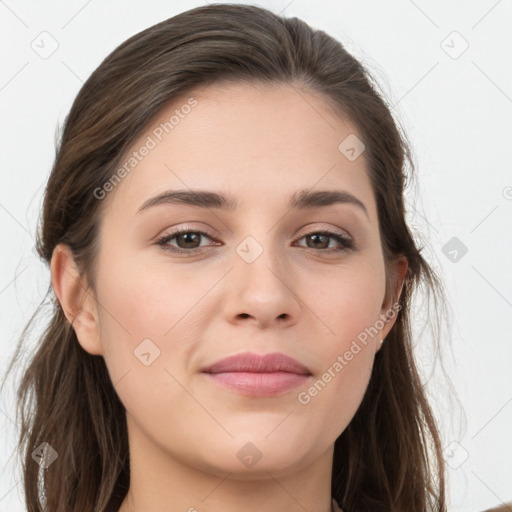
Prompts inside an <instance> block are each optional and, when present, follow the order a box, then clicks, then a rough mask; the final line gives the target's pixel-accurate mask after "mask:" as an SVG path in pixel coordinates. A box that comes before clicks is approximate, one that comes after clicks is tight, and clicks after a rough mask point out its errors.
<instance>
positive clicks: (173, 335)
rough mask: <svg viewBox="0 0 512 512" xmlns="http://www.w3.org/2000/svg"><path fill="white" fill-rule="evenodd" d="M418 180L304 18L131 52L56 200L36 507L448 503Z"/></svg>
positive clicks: (48, 238) (50, 212) (173, 39)
mask: <svg viewBox="0 0 512 512" xmlns="http://www.w3.org/2000/svg"><path fill="white" fill-rule="evenodd" d="M407 163H409V164H410V163H411V162H410V161H409V150H408V147H407V144H406V140H405V137H404V136H403V134H402V133H401V132H400V130H399V129H398V127H397V125H396V123H395V121H394V120H393V118H392V116H391V114H390V111H389V109H388V108H387V106H386V104H385V102H384V100H383V99H382V98H381V97H380V95H379V94H378V93H377V91H376V88H375V86H374V85H373V83H372V79H371V77H370V76H369V75H368V73H367V72H366V70H365V69H364V68H363V66H362V65H361V64H360V63H359V62H358V61H357V60H356V59H354V58H353V57H352V56H351V55H350V54H348V53H347V51H346V50H345V49H344V48H343V46H342V45H341V44H340V43H339V42H337V41H335V40H334V39H332V38H331V37H330V36H328V35H327V34H325V33H324V32H322V31H318V30H313V29H312V28H310V27H309V26H308V25H306V24H305V23H304V22H303V21H301V20H299V19H296V18H292V19H285V18H281V17H279V16H277V15H275V14H273V13H271V12H269V11H267V10H265V9H262V8H259V7H255V6H244V5H235V4H231V5H229V4H224V5H208V6H205V7H200V8H195V9H192V10H189V11H187V12H184V13H182V14H179V15H177V16H175V17H173V18H171V19H168V20H166V21H164V22H162V23H159V24H157V25H155V26H153V27H150V28H148V29H147V30H144V31H142V32H141V33H139V34H137V35H135V36H133V37H131V38H130V39H129V40H127V41H126V42H124V43H123V44H121V45H120V46H119V47H118V48H117V49H116V50H114V51H113V52H112V53H111V54H110V55H109V56H108V57H107V58H106V59H105V60H104V61H103V62H102V63H101V65H100V66H99V67H98V68H97V69H96V70H95V72H94V73H93V74H92V75H91V77H90V78H89V79H88V80H87V82H86V83H85V84H84V86H83V87H82V89H81V91H80V92H79V94H78V96H77V98H76V100H75V102H74V104H73V106H72V108H71V111H70V113H69V116H68V117H67V119H66V123H65V129H64V131H63V134H62V138H61V141H60V144H59V147H58V151H57V155H56V159H55V163H54V167H53V170H52V173H51V175H50V178H49V181H48V186H47V189H46V195H45V201H44V208H43V216H42V222H41V226H40V232H39V234H38V242H37V250H38V252H39V254H40V255H41V257H42V258H44V260H45V261H46V262H47V263H48V264H49V267H50V270H51V281H52V283H51V287H50V288H49V294H50V295H52V294H54V297H55V298H54V301H53V304H54V311H53V317H52V319H51V322H50V324H49V326H48V328H47V330H46V332H45V333H44V335H43V337H42V338H41V341H40V346H39V348H38V350H37V353H36V354H35V356H34V358H33V360H32V361H31V363H30V366H29V367H28V368H27V370H26V373H25V374H24V378H23V380H22V382H21V385H20V388H19V404H20V413H21V416H22V421H21V425H22V435H21V437H20V449H21V450H22V451H23V456H24V483H25V498H26V502H27V506H28V509H29V510H40V505H39V502H41V504H42V506H43V507H46V510H48V511H51V512H61V511H62V512H63V511H65V510H66V511H68V510H76V511H78V510H83V511H91V512H92V511H93V510H94V511H120V512H140V511H145V512H152V511H156V510H189V511H193V510H200V511H203V510H204V511H215V510H223V511H228V512H229V511H235V510H242V509H243V510H246V511H251V510H254V511H256V510H258V511H260V510H266V511H277V510H279V511H283V510H288V511H292V510H293V511H295V510H297V511H298V510H315V511H319V512H320V511H321V512H327V511H330V510H340V509H342V510H343V511H345V512H353V511H374V512H375V511H386V512H389V511H401V512H406V511H407V512H411V511H415V512H419V511H427V510H432V511H433V510H435V511H445V510H446V502H445V483H444V465H443V459H442V453H441V451H442V449H441V442H440V439H439V434H438V431H437V428H436V423H435V420H434V417H433V415H432V412H431V409H430V407H429V404H428V402H427V399H426V397H425V394H424V390H423V385H422V383H421V381H420V378H419V375H418V372H417V370H416V365H415V362H414V358H413V355H412V348H411V346H412V340H411V329H410V322H411V319H410V308H411V297H412V295H413V293H414V291H415V290H416V289H417V288H418V286H420V285H421V284H424V285H426V286H427V289H429V290H430V291H431V292H433V293H434V294H436V295H439V296H440V295H442V293H441V292H442V289H441V287H440V284H439V282H438V279H437V277H436V275H435V273H434V272H433V270H432V269H431V268H430V267H429V265H428V263H427V262H426V261H425V259H424V258H423V257H422V255H421V253H420V251H421V249H419V248H418V247H417V245H416V243H415V241H414V239H413V237H412V235H411V232H410V230H409V228H408V226H407V224H406V221H405V210H404V197H403V194H404V188H405V185H406V184H407V179H408V176H407V174H406V167H407V165H406V164H407ZM30 393H33V397H34V399H35V402H30V401H29V399H28V397H29V396H30ZM29 411H34V416H33V417H32V416H31V417H29V414H30V412H29ZM34 461H37V462H38V463H37V464H35V463H34ZM38 483H40V484H41V485H40V487H38Z"/></svg>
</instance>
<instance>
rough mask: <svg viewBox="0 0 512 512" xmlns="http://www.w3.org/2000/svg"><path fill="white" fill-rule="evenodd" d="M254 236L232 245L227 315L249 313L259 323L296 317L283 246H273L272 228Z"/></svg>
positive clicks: (288, 267)
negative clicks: (233, 248) (232, 253)
mask: <svg viewBox="0 0 512 512" xmlns="http://www.w3.org/2000/svg"><path fill="white" fill-rule="evenodd" d="M256 236H258V238H259V239H257V238H256ZM256 236H253V235H249V236H247V237H246V238H244V239H243V240H242V241H241V242H240V243H239V244H238V245H237V246H236V248H235V253H236V254H234V261H233V265H234V267H235V268H234V269H233V274H232V277H231V279H232V283H231V284H232V286H230V289H231V297H230V300H228V303H229V307H228V314H229V316H230V317H231V318H234V317H238V316H240V315H243V316H244V317H246V316H247V315H250V316H251V317H254V318H255V319H256V320H257V321H258V322H259V323H268V322H272V321H274V320H275V319H277V318H288V319H292V318H295V319H296V317H297V315H298V309H299V307H300V306H299V304H298V302H297V297H296V295H295V293H294V292H293V285H292V284H291V282H292V276H291V267H290V266H289V265H288V264H287V263H286V261H285V260H284V259H283V256H284V250H283V249H284V247H283V248H281V247H278V246H276V244H277V242H276V241H275V240H274V237H273V236H272V231H271V232H270V233H266V234H263V235H256Z"/></svg>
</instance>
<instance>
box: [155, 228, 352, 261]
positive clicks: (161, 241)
mask: <svg viewBox="0 0 512 512" xmlns="http://www.w3.org/2000/svg"><path fill="white" fill-rule="evenodd" d="M182 233H198V234H200V235H201V236H205V237H207V238H209V239H210V240H212V241H213V242H215V245H216V246H218V245H219V243H218V242H219V241H218V240H217V239H216V238H215V236H214V235H213V234H212V233H211V232H210V231H209V230H208V229H199V228H194V227H193V226H187V225H183V226H180V227H178V228H176V229H174V230H171V231H170V232H167V233H164V234H163V235H161V236H159V237H158V238H157V240H156V242H155V244H156V245H160V246H161V248H162V250H165V251H168V252H171V253H178V254H190V255H191V254H195V253H197V252H200V251H201V250H204V249H210V248H212V247H213V245H209V246H203V247H193V248H190V249H181V248H180V247H175V246H167V244H168V242H169V241H170V240H173V239H175V238H176V237H177V236H179V235H180V234H182ZM316 234H320V235H326V236H328V237H330V238H333V239H335V240H337V241H338V243H340V244H341V248H332V247H331V248H327V249H315V248H314V247H304V246H302V245H299V246H298V247H302V248H304V249H308V250H310V251H313V252H320V253H326V254H332V253H333V252H334V253H341V252H349V251H357V250H359V247H358V244H356V242H355V240H354V238H353V237H352V236H351V235H349V234H348V233H347V232H341V231H337V230H335V229H334V228H319V227H317V228H311V229H310V230H308V231H307V232H305V233H302V234H301V235H300V236H298V237H296V238H295V239H294V241H300V240H302V239H303V238H305V237H307V236H311V235H316ZM221 245H223V244H222V242H221Z"/></svg>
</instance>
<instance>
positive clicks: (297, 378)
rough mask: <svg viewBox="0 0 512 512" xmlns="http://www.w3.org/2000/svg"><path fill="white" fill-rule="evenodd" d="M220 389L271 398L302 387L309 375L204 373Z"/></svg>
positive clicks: (284, 373)
mask: <svg viewBox="0 0 512 512" xmlns="http://www.w3.org/2000/svg"><path fill="white" fill-rule="evenodd" d="M204 375H207V376H208V378H210V379H212V380H214V381H215V382H216V383H217V384H219V385H220V386H222V387H225V388H229V389H233V390H235V391H237V392H238V393H240V394H242V395H247V396H272V395H277V394H280V393H284V392H285V391H288V390H290V389H293V388H296V387H298V386H300V385H303V384H304V383H305V382H307V380H308V379H309V378H310V377H311V375H299V374H298V373H290V372H273V373H251V372H224V373H205V374H204Z"/></svg>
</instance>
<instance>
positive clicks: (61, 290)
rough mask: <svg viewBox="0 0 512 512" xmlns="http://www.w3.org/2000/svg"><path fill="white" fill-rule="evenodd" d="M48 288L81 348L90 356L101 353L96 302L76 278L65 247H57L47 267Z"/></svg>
mask: <svg viewBox="0 0 512 512" xmlns="http://www.w3.org/2000/svg"><path fill="white" fill-rule="evenodd" d="M50 272H51V280H52V288H53V291H54V293H55V296H56V297H57V300H58V301H59V303H60V305H61V307H62V310H63V312H64V315H65V316H66V318H67V319H68V321H69V323H70V324H71V326H72V327H73V329H74V330H75V333H76V336H77V338H78V341H79V343H80V345H81V346H82V348H83V349H84V350H85V351H87V352H89V353H90V354H92V355H100V354H102V353H103V350H102V347H101V343H100V336H99V325H98V314H97V313H98V311H97V307H96V300H95V298H94V296H93V294H92V292H91V291H90V290H88V289H87V283H86V282H85V278H84V277H83V276H81V275H80V273H79V271H78V268H77V265H76V263H75V259H74V257H73V253H72V251H71V249H70V247H69V246H67V245H65V244H58V245H57V246H56V247H55V249H54V251H53V254H52V260H51V265H50Z"/></svg>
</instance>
